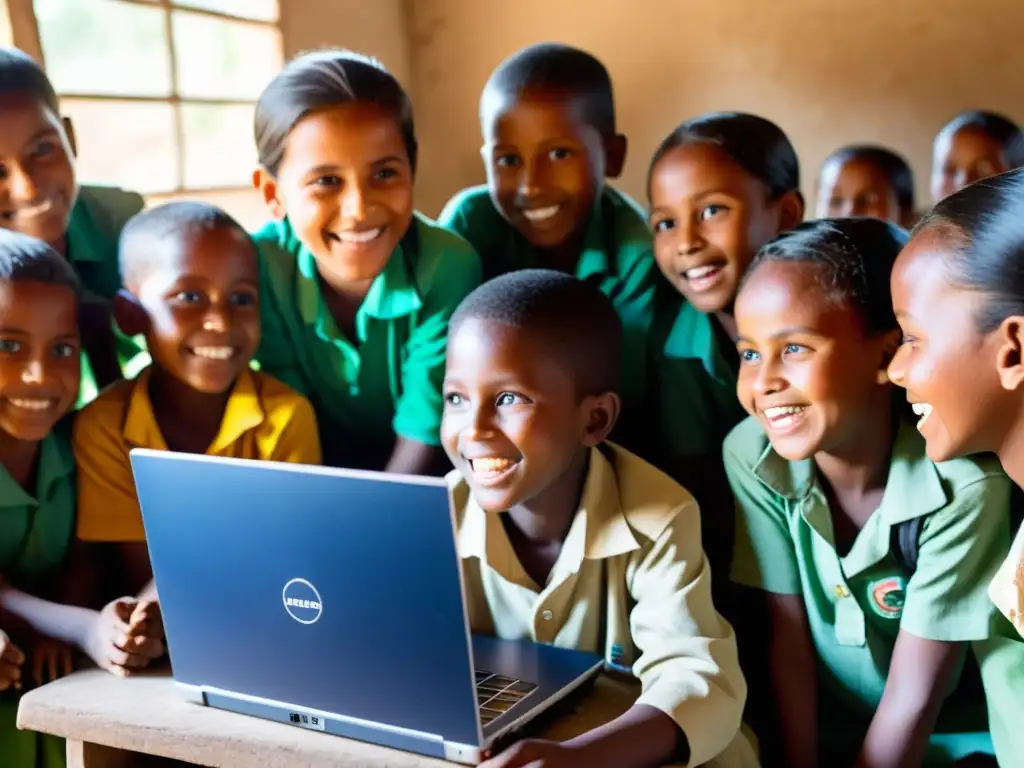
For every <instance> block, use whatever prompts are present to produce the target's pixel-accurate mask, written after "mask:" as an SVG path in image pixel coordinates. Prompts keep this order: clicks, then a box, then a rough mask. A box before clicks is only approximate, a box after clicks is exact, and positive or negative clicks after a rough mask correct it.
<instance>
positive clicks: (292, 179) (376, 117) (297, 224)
mask: <svg viewBox="0 0 1024 768" xmlns="http://www.w3.org/2000/svg"><path fill="white" fill-rule="evenodd" d="M257 184H258V185H259V186H260V187H261V189H262V192H263V196H264V199H265V200H266V201H267V203H268V204H269V205H270V207H271V209H272V210H273V211H274V212H275V214H277V215H279V216H282V217H283V216H285V215H287V216H288V220H289V221H290V222H291V224H292V226H293V227H294V228H295V233H296V235H298V238H299V240H301V241H302V243H303V245H305V246H306V248H308V249H309V251H310V253H312V255H313V258H315V259H316V265H317V269H318V271H319V272H320V274H321V275H322V276H323V278H324V280H326V281H327V283H328V284H329V285H333V286H335V287H342V286H349V287H351V286H356V285H359V284H365V283H369V282H370V281H372V280H373V279H374V278H375V277H377V275H379V274H380V273H381V272H382V271H383V269H384V267H385V265H387V263H388V259H390V258H391V254H392V252H393V251H394V250H395V248H397V247H398V243H399V242H400V241H401V239H402V238H403V237H405V234H406V232H408V230H409V226H410V225H411V224H412V217H413V199H412V191H413V174H412V166H411V165H410V161H409V154H408V152H407V151H406V147H405V142H404V141H403V139H402V131H401V128H400V126H399V124H398V122H397V121H396V120H395V117H394V115H393V114H391V113H390V112H388V111H387V110H383V109H381V108H380V107H377V106H375V105H373V104H366V103H362V102H356V103H352V104H346V105H344V106H339V107H332V108H331V109H325V110H322V111H319V112H313V113H312V114H310V115H308V116H306V117H305V118H303V119H302V120H300V121H299V123H298V124H297V125H296V126H295V127H294V128H293V129H292V131H291V133H290V134H288V144H287V148H286V150H285V154H284V159H283V160H282V162H281V167H280V168H279V169H278V174H277V178H276V179H275V178H273V177H271V176H269V174H267V173H266V172H265V171H258V172H257Z"/></svg>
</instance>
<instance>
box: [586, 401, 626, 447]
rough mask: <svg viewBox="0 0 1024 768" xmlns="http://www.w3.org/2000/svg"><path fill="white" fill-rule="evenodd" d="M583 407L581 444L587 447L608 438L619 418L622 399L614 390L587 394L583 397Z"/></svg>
mask: <svg viewBox="0 0 1024 768" xmlns="http://www.w3.org/2000/svg"><path fill="white" fill-rule="evenodd" d="M583 409H584V411H585V413H586V415H587V423H586V425H585V427H584V429H585V431H584V433H583V444H584V445H585V446H587V447H588V448H589V447H591V446H595V445H598V444H600V443H603V442H604V441H605V440H606V439H607V438H608V435H609V434H610V433H611V431H612V429H613V428H614V427H615V423H616V422H617V421H618V420H619V413H620V412H621V410H622V400H621V399H620V398H619V396H618V395H617V394H615V393H614V392H605V393H603V394H600V395H588V396H587V397H585V398H584V399H583Z"/></svg>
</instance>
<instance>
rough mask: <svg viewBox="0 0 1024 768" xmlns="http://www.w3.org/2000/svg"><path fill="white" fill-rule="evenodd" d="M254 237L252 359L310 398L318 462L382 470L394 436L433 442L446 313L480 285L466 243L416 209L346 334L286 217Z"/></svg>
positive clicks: (313, 264)
mask: <svg viewBox="0 0 1024 768" xmlns="http://www.w3.org/2000/svg"><path fill="white" fill-rule="evenodd" d="M254 238H255V239H256V242H257V243H258V244H259V246H260V253H261V260H260V261H261V277H260V280H261V289H260V290H261V293H260V316H261V322H262V326H263V340H262V343H261V345H260V349H259V351H258V353H257V355H256V360H257V361H258V363H259V365H260V367H261V369H262V370H264V371H266V372H267V373H269V374H271V375H273V376H276V377H277V378H279V379H281V380H282V381H284V382H285V383H287V384H290V385H291V386H292V387H294V388H295V389H297V390H298V391H299V392H301V393H302V394H304V395H305V396H306V397H308V398H309V399H310V401H311V402H312V403H313V407H314V409H315V410H316V413H317V420H318V422H319V426H320V438H321V442H322V443H323V449H324V461H325V463H327V464H331V465H334V466H346V467H357V468H369V469H382V468H383V467H384V465H385V463H386V462H387V460H388V457H389V456H390V454H391V450H392V448H393V446H394V441H395V435H399V436H401V437H405V438H408V439H411V440H416V441H419V442H421V443H427V444H428V445H440V438H439V434H438V432H439V429H440V426H441V410H442V406H443V400H442V397H441V385H442V382H443V380H444V353H445V345H446V344H447V340H448V320H449V318H450V317H451V315H452V312H453V311H454V310H455V308H456V306H458V304H459V302H461V301H462V299H463V298H464V297H465V296H466V294H468V293H469V292H470V291H472V290H473V289H474V288H475V287H476V286H477V285H479V283H480V261H479V259H478V258H477V256H476V254H475V253H474V252H473V249H472V248H471V247H470V246H469V244H468V243H466V241H465V240H463V239H462V238H461V237H458V236H457V235H454V234H452V233H451V232H448V231H447V230H444V229H441V228H440V227H438V226H436V225H435V224H434V223H433V222H431V221H429V220H428V219H426V218H424V217H423V216H420V215H419V214H416V216H415V218H414V219H413V223H412V226H411V227H410V228H409V232H408V233H407V234H406V235H405V237H403V238H402V241H401V243H400V244H399V246H398V247H397V248H396V249H395V252H394V253H393V254H392V255H391V258H390V260H389V261H388V263H387V265H386V266H385V267H384V271H383V272H381V273H380V275H378V276H377V278H376V279H375V280H374V281H373V283H372V284H371V286H370V290H369V293H367V295H366V298H365V299H364V300H363V303H362V305H360V307H359V310H358V312H357V313H356V319H355V326H356V328H355V331H356V338H355V339H348V338H345V336H344V335H343V334H342V333H341V331H340V330H339V329H338V325H337V323H336V322H335V320H334V317H333V316H332V315H331V312H330V310H329V309H328V308H327V305H326V304H325V302H324V300H323V298H322V297H321V295H320V283H319V279H318V273H317V270H316V262H315V261H314V259H313V255H312V254H311V253H310V252H309V251H308V250H307V249H306V248H305V246H303V245H302V244H301V243H300V242H299V240H298V238H297V237H296V236H295V232H294V231H293V230H292V227H291V224H290V223H289V222H288V221H287V219H286V220H284V221H281V222H271V223H269V224H267V225H266V226H265V227H263V229H261V230H260V231H259V232H257V233H256V234H255V235H254Z"/></svg>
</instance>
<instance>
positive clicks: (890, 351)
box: [876, 329, 903, 384]
mask: <svg viewBox="0 0 1024 768" xmlns="http://www.w3.org/2000/svg"><path fill="white" fill-rule="evenodd" d="M902 339H903V332H902V331H900V330H899V329H895V330H892V331H889V332H888V333H886V334H883V336H882V340H881V347H882V358H881V360H879V366H878V374H877V378H876V380H877V382H878V383H879V384H888V383H889V382H890V381H892V379H890V378H889V363H891V362H892V360H893V358H894V357H896V353H897V352H898V351H899V348H900V342H901V340H902Z"/></svg>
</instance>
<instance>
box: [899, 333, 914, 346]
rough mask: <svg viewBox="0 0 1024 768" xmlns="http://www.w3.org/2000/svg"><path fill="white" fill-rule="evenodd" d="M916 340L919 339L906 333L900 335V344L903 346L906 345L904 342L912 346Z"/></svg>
mask: <svg viewBox="0 0 1024 768" xmlns="http://www.w3.org/2000/svg"><path fill="white" fill-rule="evenodd" d="M916 341H917V339H915V338H914V337H913V336H908V335H906V334H904V335H903V336H901V337H900V345H901V346H902V345H904V344H909V345H910V346H914V343H915V342H916Z"/></svg>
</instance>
